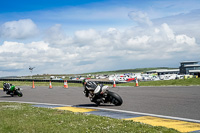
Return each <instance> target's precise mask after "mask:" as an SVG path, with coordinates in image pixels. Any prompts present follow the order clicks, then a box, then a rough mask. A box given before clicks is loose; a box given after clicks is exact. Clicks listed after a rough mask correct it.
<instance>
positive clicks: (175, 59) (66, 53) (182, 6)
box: [0, 0, 200, 77]
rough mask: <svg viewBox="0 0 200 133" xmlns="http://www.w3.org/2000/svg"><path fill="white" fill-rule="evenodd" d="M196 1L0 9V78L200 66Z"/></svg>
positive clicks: (6, 4)
mask: <svg viewBox="0 0 200 133" xmlns="http://www.w3.org/2000/svg"><path fill="white" fill-rule="evenodd" d="M199 7H200V1H199V0H190V1H187V0H176V1H174V0H142V1H138V0H125V1H121V0H101V1H100V0H93V1H90V0H81V1H74V0H73V1H72V0H67V1H63V0H57V1H53V0H48V1H46V0H40V1H39V0H34V1H33V0H29V1H26V0H19V1H11V0H8V1H2V2H1V5H0V18H1V19H0V77H1V76H9V75H28V74H30V72H29V71H28V67H29V66H35V67H36V68H35V70H34V73H35V74H44V73H53V74H54V73H58V74H66V73H83V72H96V71H106V70H119V69H130V68H140V67H163V66H166V67H179V62H180V61H184V60H199V57H200V55H199V53H198V50H200V37H199V33H200V32H199V31H200V16H199V14H200V8H199Z"/></svg>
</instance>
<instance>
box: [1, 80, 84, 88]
mask: <svg viewBox="0 0 200 133" xmlns="http://www.w3.org/2000/svg"><path fill="white" fill-rule="evenodd" d="M3 82H6V83H11V84H13V85H15V86H32V85H33V82H28V81H0V88H2V87H3ZM51 84H52V86H64V83H60V82H51ZM34 85H35V86H49V82H34ZM68 86H70V87H82V86H83V85H82V84H80V83H68Z"/></svg>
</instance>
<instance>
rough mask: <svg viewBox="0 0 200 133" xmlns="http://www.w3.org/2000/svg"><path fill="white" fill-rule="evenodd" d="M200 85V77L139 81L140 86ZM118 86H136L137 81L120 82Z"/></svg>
mask: <svg viewBox="0 0 200 133" xmlns="http://www.w3.org/2000/svg"><path fill="white" fill-rule="evenodd" d="M199 85H200V78H191V79H176V80H159V81H143V82H139V86H199ZM118 86H135V82H130V83H125V84H120V85H118Z"/></svg>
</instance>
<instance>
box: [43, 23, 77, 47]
mask: <svg viewBox="0 0 200 133" xmlns="http://www.w3.org/2000/svg"><path fill="white" fill-rule="evenodd" d="M44 40H45V41H47V42H50V43H51V44H55V45H58V46H59V47H62V45H68V44H72V43H73V40H72V38H71V37H68V36H67V35H66V34H65V33H64V31H63V30H62V26H61V25H60V24H56V25H54V26H52V27H50V28H49V29H48V30H47V31H46V36H45V39H44Z"/></svg>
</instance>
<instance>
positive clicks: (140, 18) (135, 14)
mask: <svg viewBox="0 0 200 133" xmlns="http://www.w3.org/2000/svg"><path fill="white" fill-rule="evenodd" d="M128 16H129V18H130V19H132V20H134V21H136V22H137V23H138V24H140V25H148V26H152V25H153V23H152V21H151V20H150V19H149V17H148V15H147V14H146V13H144V12H142V11H131V12H129V14H128Z"/></svg>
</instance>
